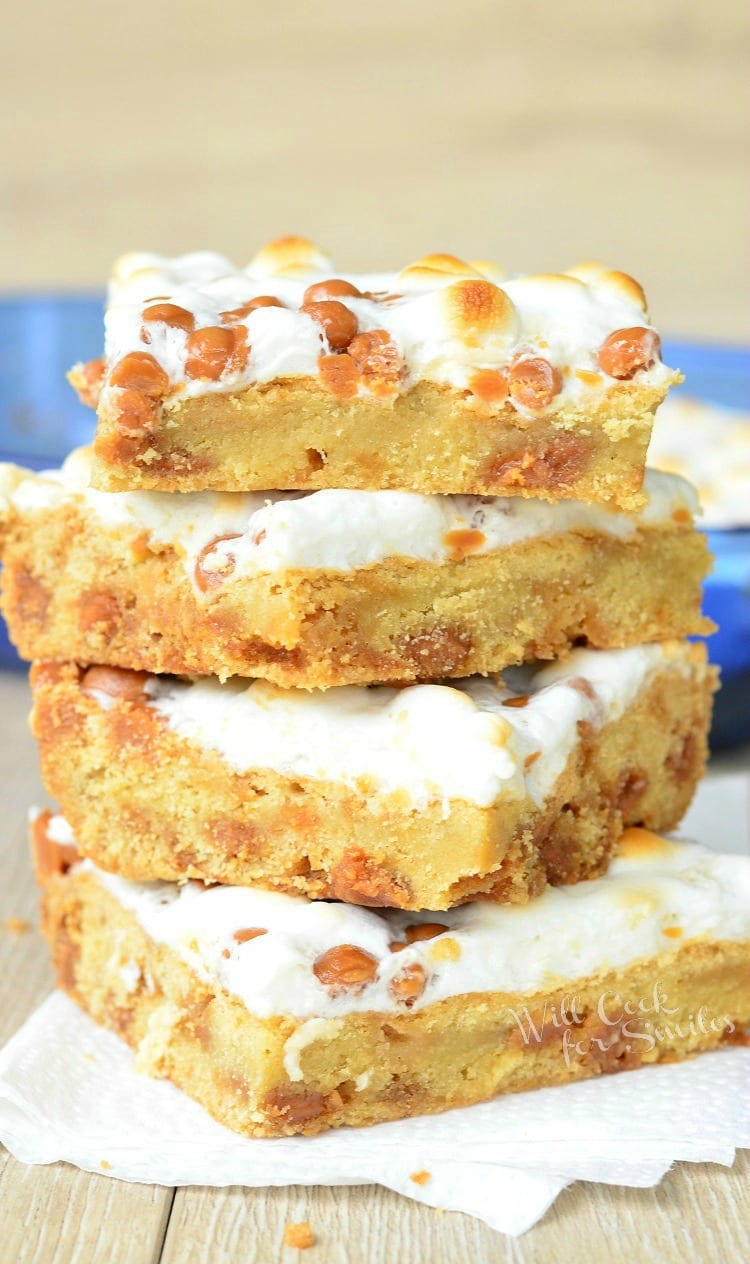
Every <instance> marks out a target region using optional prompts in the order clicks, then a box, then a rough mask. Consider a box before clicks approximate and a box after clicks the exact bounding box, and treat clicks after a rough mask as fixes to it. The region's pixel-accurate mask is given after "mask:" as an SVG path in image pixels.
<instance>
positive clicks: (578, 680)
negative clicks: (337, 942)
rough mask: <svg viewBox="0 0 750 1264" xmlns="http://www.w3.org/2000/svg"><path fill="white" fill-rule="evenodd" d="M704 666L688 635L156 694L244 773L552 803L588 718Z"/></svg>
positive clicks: (160, 705)
mask: <svg viewBox="0 0 750 1264" xmlns="http://www.w3.org/2000/svg"><path fill="white" fill-rule="evenodd" d="M695 670H696V667H695V659H694V657H693V656H692V655H691V647H689V646H688V645H687V644H686V643H684V642H682V641H679V642H677V641H675V642H662V643H660V644H654V645H642V646H635V647H633V648H631V649H620V650H586V649H578V650H574V651H573V653H572V654H571V655H570V657H569V658H567V659H565V660H564V661H562V662H557V663H548V664H546V665H542V666H539V665H538V664H537V665H532V666H531V667H523V668H512V669H509V670H507V671H506V672H505V673H503V676H502V677H500V678H497V679H492V678H486V677H482V676H475V677H470V678H468V679H467V680H463V681H458V682H452V683H451V684H450V685H448V684H444V685H441V684H438V685H434V684H429V685H410V686H408V687H406V688H403V689H398V688H393V687H390V686H386V685H379V686H376V687H367V686H361V685H345V686H342V687H340V688H337V689H329V690H326V691H324V692H319V691H313V692H307V691H305V690H299V689H281V688H279V687H278V686H276V685H273V684H269V683H268V682H266V681H261V680H256V681H254V682H253V683H252V684H250V685H248V683H247V681H244V680H239V679H234V680H230V681H227V682H225V683H224V684H221V683H219V682H218V681H216V680H214V679H205V678H200V679H195V680H194V681H193V682H192V683H188V682H185V681H180V680H175V679H174V678H171V677H166V676H151V677H150V678H149V681H148V683H147V686H146V691H147V693H148V694H149V695H150V697H151V699H152V701H151V703H150V704H149V705H151V706H152V707H153V708H154V709H155V710H156V711H158V713H159V714H160V715H161V716H162V717H163V718H164V720H165V721H166V723H167V725H168V727H169V728H170V730H171V731H172V732H173V733H175V734H176V735H177V736H178V737H180V738H183V739H186V740H187V741H189V742H192V743H193V744H195V745H196V746H199V747H201V748H202V749H204V750H212V751H216V752H218V753H219V754H220V755H221V757H222V758H223V759H224V760H225V761H226V762H227V764H229V766H230V767H231V768H232V769H234V770H235V771H237V772H248V771H250V770H251V769H257V768H267V769H271V770H273V771H275V772H277V773H279V774H281V775H283V776H288V777H292V778H298V777H307V778H312V779H314V780H318V781H325V782H336V783H343V784H344V785H346V786H349V787H353V788H355V789H357V790H358V791H359V792H360V793H363V794H389V793H399V794H400V795H402V796H403V795H404V794H405V795H407V796H408V800H409V802H410V804H411V805H412V806H413V807H414V808H419V807H425V806H427V805H428V804H431V803H433V804H434V803H442V805H443V811H444V813H445V814H446V815H447V814H448V813H449V812H450V801H451V800H452V799H461V800H467V801H469V802H471V803H474V804H477V805H478V806H480V807H489V806H490V805H492V804H494V803H496V802H497V801H498V800H502V799H519V798H525V797H530V798H531V799H532V800H533V801H534V802H535V803H536V804H537V805H540V804H542V803H543V802H544V800H545V798H546V797H547V795H548V794H549V793H550V791H551V790H552V788H553V786H554V784H555V782H556V781H557V779H558V777H559V776H560V774H561V773H562V772H563V770H564V768H565V765H566V762H567V760H568V757H569V756H570V754H571V752H572V751H573V750H574V748H575V747H576V745H577V744H578V742H579V741H580V735H579V725H580V724H581V722H585V723H586V724H588V725H590V726H591V727H593V728H594V729H598V728H601V727H602V726H603V725H604V724H606V723H609V722H610V721H613V720H616V719H618V718H619V717H620V716H621V715H622V714H623V712H624V711H625V709H626V708H627V707H628V705H629V704H630V703H631V702H632V701H633V699H634V698H635V697H636V696H637V694H638V693H639V692H640V690H641V689H642V688H643V687H644V686H645V685H646V684H647V683H648V681H649V680H650V679H651V677H652V676H653V675H654V674H655V673H656V672H672V673H678V674H683V675H688V674H691V673H693V672H695ZM700 670H703V669H702V667H701V668H700ZM95 696H96V697H97V699H98V700H99V701H100V704H101V705H102V706H104V707H108V706H111V705H112V699H111V698H110V697H109V696H108V695H105V694H96V695H95ZM519 701H520V702H521V703H522V705H520V706H519V705H517V704H518V702H519Z"/></svg>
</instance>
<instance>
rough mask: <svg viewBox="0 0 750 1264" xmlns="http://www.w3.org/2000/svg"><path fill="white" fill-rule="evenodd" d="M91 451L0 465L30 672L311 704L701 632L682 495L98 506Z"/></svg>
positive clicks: (235, 499) (252, 496)
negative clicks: (55, 467)
mask: <svg viewBox="0 0 750 1264" xmlns="http://www.w3.org/2000/svg"><path fill="white" fill-rule="evenodd" d="M89 471H90V453H89V452H88V450H86V449H80V450H79V451H77V452H75V453H73V454H72V455H71V456H70V457H69V458H68V460H67V461H66V462H65V465H64V466H63V468H62V470H60V471H52V472H50V473H47V474H45V475H43V476H38V475H36V474H31V473H30V472H28V471H24V470H20V469H18V468H17V467H14V466H0V556H2V559H3V561H4V576H3V609H4V613H5V616H6V618H7V620H8V624H9V627H10V632H11V635H12V637H13V639H14V641H15V643H16V645H17V646H18V648H19V650H20V652H21V654H22V655H24V657H26V658H29V659H40V658H45V659H61V660H70V659H73V660H75V661H77V662H81V663H98V664H109V665H113V666H121V667H131V668H137V669H139V670H145V671H155V672H174V673H177V674H194V673H195V674H214V675H217V676H219V677H220V678H222V679H226V677H228V676H231V675H240V676H255V677H262V678H264V679H268V680H273V681H275V682H276V683H277V684H280V685H285V686H300V687H307V688H309V687H327V686H329V685H346V684H358V683H370V682H373V683H378V682H383V681H394V680H401V681H408V680H415V679H422V680H425V679H434V678H442V677H449V676H464V675H469V674H471V673H474V672H492V671H500V670H502V669H503V668H504V667H506V666H508V665H509V664H512V663H517V662H520V661H522V660H523V659H527V658H533V657H536V658H551V657H553V656H556V655H559V654H562V653H565V652H567V650H568V649H569V648H570V647H571V646H572V645H573V644H575V643H580V642H582V641H585V642H587V643H588V644H590V645H593V646H595V647H600V648H609V647H617V646H622V645H634V644H639V643H642V642H646V641H652V640H661V639H667V638H669V637H677V636H686V635H689V634H694V633H701V632H706V631H710V630H711V628H712V626H713V625H712V624H710V623H709V622H708V620H705V619H702V618H701V615H700V601H701V581H702V579H703V577H704V576H705V574H706V572H707V570H708V567H709V555H708V552H707V547H706V542H705V538H704V537H703V536H702V535H700V534H699V533H697V532H696V531H695V529H694V526H693V513H694V512H695V511H696V508H697V501H696V498H695V495H694V493H693V491H692V489H691V488H690V486H689V484H687V483H685V482H684V481H683V480H682V479H679V478H677V477H675V476H669V475H663V474H657V473H654V472H651V471H648V472H647V474H646V482H645V492H646V503H645V506H644V507H643V508H642V509H641V510H640V511H638V512H637V513H631V514H624V513H617V512H612V511H608V510H606V509H604V508H603V507H601V506H596V505H586V504H582V503H581V502H578V501H566V502H560V503H558V504H557V505H548V504H545V503H544V502H542V501H538V500H537V501H533V500H524V499H521V498H520V497H495V498H486V497H472V496H424V495H421V494H419V493H416V492H388V491H375V492H358V491H346V490H338V491H321V492H313V493H308V494H304V493H296V494H279V493H245V494H242V493H237V492H235V493H229V492H226V493H214V492H194V493H187V494H183V495H170V494H169V493H161V492H127V493H126V492H107V493H104V492H96V491H93V490H91V489H90V488H89V486H88V476H89Z"/></svg>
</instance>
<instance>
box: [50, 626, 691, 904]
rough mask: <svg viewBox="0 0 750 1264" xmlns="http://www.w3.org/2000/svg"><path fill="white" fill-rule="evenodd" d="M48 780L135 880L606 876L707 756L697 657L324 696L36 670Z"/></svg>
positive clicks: (457, 884)
mask: <svg viewBox="0 0 750 1264" xmlns="http://www.w3.org/2000/svg"><path fill="white" fill-rule="evenodd" d="M32 683H33V688H34V711H33V716H32V727H33V730H34V733H35V735H36V736H37V738H38V739H39V743H40V748H41V766H42V775H43V777H44V780H45V784H46V786H47V789H48V790H49V792H50V794H52V795H53V796H54V797H55V798H56V799H57V800H58V802H59V803H60V804H61V805H62V810H63V812H64V814H65V816H66V817H67V818H68V819H69V820H70V822H71V825H72V827H73V829H74V830H75V833H76V837H77V839H78V842H79V844H80V847H81V849H82V851H83V853H84V854H85V855H86V856H88V857H89V858H90V859H92V860H93V861H94V862H95V863H96V864H97V865H100V866H101V867H102V868H105V869H109V870H112V871H113V872H115V873H119V874H122V875H123V876H125V877H129V878H137V879H152V878H168V879H180V878H186V877H192V878H202V879H204V880H205V881H207V882H225V883H233V884H237V885H243V886H245V885H254V884H257V885H259V886H264V887H276V888H278V889H280V890H283V891H289V892H301V893H304V894H305V895H307V896H310V897H312V898H315V899H326V898H331V897H333V898H335V899H341V900H347V901H349V902H352V903H355V904H370V905H390V906H393V907H396V908H405V909H420V908H431V909H441V908H449V907H451V906H452V905H455V904H460V903H462V902H463V901H466V900H470V899H473V898H476V897H477V896H481V897H484V898H488V899H492V900H496V901H516V902H522V901H525V900H527V899H529V897H533V896H535V895H537V894H538V893H539V891H540V890H541V889H542V888H543V887H544V885H545V883H546V882H551V883H568V882H577V881H579V880H580V879H582V878H587V877H591V876H592V875H594V874H597V873H600V872H601V871H602V870H603V869H604V868H605V867H606V864H607V862H608V859H609V855H610V853H611V850H612V848H613V846H614V845H615V844H616V842H617V839H618V837H619V835H620V833H621V830H622V827H623V823H624V824H631V825H632V824H637V823H643V824H646V825H649V826H650V827H652V828H658V829H669V828H672V827H673V826H674V825H676V824H677V822H678V821H679V820H680V818H681V817H682V815H683V813H684V811H685V810H686V808H687V806H688V803H689V802H690V798H691V796H692V793H693V790H694V788H695V785H696V783H697V781H698V778H699V777H700V775H701V773H702V771H703V767H704V763H705V758H706V734H707V730H708V725H709V718H710V711H711V694H712V691H713V689H714V687H715V672H714V669H713V668H710V667H707V666H706V660H705V649H704V647H703V646H702V645H697V644H696V645H689V644H687V643H686V642H682V641H681V642H670V643H666V644H663V645H662V644H660V645H652V646H643V647H638V648H634V649H627V650H575V651H574V652H573V653H572V655H571V656H570V658H569V659H568V660H567V662H565V663H563V664H559V663H555V664H550V665H547V666H542V667H536V668H520V669H514V670H510V671H508V672H507V673H506V674H505V679H504V680H491V679H485V678H481V677H474V678H471V679H469V680H465V681H461V682H460V683H459V684H458V685H456V686H455V687H450V686H445V685H413V686H410V687H407V688H403V689H393V688H389V687H386V686H380V687H377V688H373V689H366V688H362V687H358V686H349V687H347V688H342V689H332V690H328V691H327V692H325V693H317V694H316V693H307V692H304V691H302V690H283V689H279V688H278V687H277V686H275V685H269V684H267V683H265V682H262V681H256V682H255V683H253V684H250V685H248V682H247V681H230V682H227V683H226V684H224V685H221V684H219V683H218V682H216V681H213V680H212V681H194V682H193V683H190V682H189V681H184V680H183V681H180V680H176V679H174V678H170V677H156V676H147V675H144V674H143V673H135V672H124V671H121V670H120V669H114V668H107V667H92V668H89V669H88V670H87V671H86V672H81V671H80V670H79V669H78V668H77V667H75V666H74V665H72V664H68V665H60V664H41V665H37V666H36V667H35V668H34V669H33V670H32Z"/></svg>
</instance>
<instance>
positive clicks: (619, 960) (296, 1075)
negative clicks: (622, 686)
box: [35, 817, 750, 1137]
mask: <svg viewBox="0 0 750 1264" xmlns="http://www.w3.org/2000/svg"><path fill="white" fill-rule="evenodd" d="M35 832H36V835H37V847H36V853H37V867H38V872H39V876H40V879H41V881H42V884H43V887H44V915H43V926H44V930H45V933H46V935H47V938H48V940H49V943H50V946H51V949H52V956H53V960H54V964H55V968H56V970H57V975H58V979H59V984H60V986H61V987H62V988H64V990H65V991H66V992H67V993H68V994H69V995H70V996H71V997H73V999H74V1000H76V1001H77V1002H78V1004H79V1005H81V1006H82V1007H83V1008H84V1009H85V1010H86V1011H87V1012H88V1013H89V1014H90V1015H91V1017H92V1018H94V1019H95V1021H96V1022H98V1023H100V1024H102V1025H103V1026H105V1027H108V1028H110V1029H111V1030H112V1031H115V1032H117V1034H118V1035H120V1036H121V1037H122V1038H123V1039H124V1040H126V1041H127V1042H128V1044H129V1045H131V1046H132V1047H133V1049H134V1050H135V1051H136V1067H137V1068H138V1069H139V1070H141V1071H145V1072H146V1073H148V1074H151V1075H155V1076H160V1077H164V1078H167V1079H170V1080H172V1081H173V1082H174V1083H175V1084H177V1085H179V1087H180V1088H182V1089H183V1090H184V1091H185V1092H186V1093H188V1094H189V1095H190V1096H191V1097H193V1098H195V1099H196V1101H198V1102H200V1103H201V1105H202V1106H204V1107H205V1108H206V1110H208V1111H209V1112H210V1113H211V1114H212V1115H213V1116H214V1117H215V1118H216V1119H218V1120H219V1121H220V1122H221V1123H223V1124H225V1125H226V1126H227V1127H229V1128H232V1129H234V1130H235V1131H236V1132H240V1133H245V1134H247V1135H250V1136H261V1137H262V1136H278V1135H280V1134H291V1133H307V1134H310V1133H316V1132H320V1131H322V1130H324V1129H326V1128H333V1127H337V1126H339V1125H342V1124H357V1125H359V1124H373V1123H377V1122H379V1121H382V1120H387V1119H398V1118H402V1117H404V1116H412V1115H421V1114H428V1113H434V1112H436V1111H442V1110H447V1109H449V1108H450V1107H454V1106H467V1105H469V1104H471V1103H473V1102H479V1101H483V1100H485V1099H488V1098H491V1097H494V1096H495V1095H496V1094H499V1093H507V1092H517V1091H519V1090H523V1089H531V1088H541V1087H545V1086H549V1085H558V1084H566V1083H570V1082H572V1081H575V1080H581V1079H586V1078H589V1077H592V1076H597V1075H602V1074H606V1073H609V1072H613V1071H625V1070H631V1069H633V1068H636V1067H641V1066H646V1065H648V1064H650V1063H656V1062H660V1061H674V1060H675V1059H678V1058H686V1057H689V1056H691V1055H693V1054H696V1053H699V1052H701V1051H702V1050H707V1049H714V1048H717V1047H718V1046H720V1045H722V1044H724V1043H727V1042H735V1043H746V1041H747V1036H746V1035H745V1029H746V1027H747V1024H748V1022H749V1021H750V859H748V858H747V857H744V856H737V855H721V854H720V853H718V852H712V851H709V850H708V849H706V848H703V847H700V846H698V845H697V844H695V843H676V842H672V841H670V840H668V839H664V838H660V837H659V836H658V835H655V834H651V833H649V832H648V831H646V830H639V829H635V830H629V831H628V832H627V833H626V834H625V836H624V838H623V843H622V849H621V853H620V855H619V856H618V857H617V858H616V859H615V860H614V861H613V863H612V866H611V868H610V870H609V872H608V874H607V875H606V876H605V877H601V878H597V879H595V880H594V881H592V882H586V883H583V884H581V885H579V886H574V887H558V888H552V887H550V888H549V889H548V890H547V891H546V892H545V893H544V894H543V895H541V896H540V897H539V899H538V900H535V901H533V902H532V903H530V904H527V905H525V906H523V907H515V908H509V907H503V906H502V905H496V904H487V903H483V902H480V903H477V904H469V905H464V906H463V907H462V908H460V909H454V910H453V911H452V912H449V913H445V914H441V915H440V918H439V919H437V918H436V917H435V916H434V915H431V914H428V913H419V914H411V915H409V914H405V913H399V912H396V911H391V910H389V911H387V912H374V911H372V910H370V909H359V908H354V907H352V906H351V905H347V904H329V903H317V904H310V903H308V902H307V901H305V900H303V899H300V898H295V897H292V896H288V895H281V894H279V893H277V892H266V891H258V890H253V889H251V888H243V887H228V886H214V887H205V886H204V885H203V884H202V883H196V882H189V883H187V884H183V885H179V884H176V883H161V882H155V883H142V884H141V883H135V882H130V881H128V880H126V879H124V878H118V877H113V876H112V875H110V874H106V873H103V872H102V871H101V870H98V869H96V868H95V867H94V866H93V865H92V864H91V863H90V862H89V861H83V862H80V861H78V860H77V859H76V852H75V848H74V846H73V836H72V834H71V832H70V830H69V827H68V826H67V823H66V822H65V821H64V819H63V818H61V817H56V818H53V819H52V820H51V821H49V822H48V823H47V825H46V829H40V828H39V825H38V823H37V826H36V831H35Z"/></svg>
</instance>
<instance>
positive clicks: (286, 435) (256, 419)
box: [93, 374, 680, 509]
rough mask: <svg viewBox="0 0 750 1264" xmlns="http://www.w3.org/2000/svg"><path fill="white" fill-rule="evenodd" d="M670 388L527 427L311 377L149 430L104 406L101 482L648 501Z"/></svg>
mask: <svg viewBox="0 0 750 1264" xmlns="http://www.w3.org/2000/svg"><path fill="white" fill-rule="evenodd" d="M679 380H680V379H679V375H678V374H674V375H672V378H671V379H670V380H669V381H665V382H664V383H663V384H660V385H659V386H654V385H650V386H649V385H641V384H639V383H635V382H616V383H613V385H612V386H611V387H610V388H609V389H608V390H607V391H606V392H605V393H602V394H601V395H598V396H595V397H594V398H593V399H588V400H586V402H585V405H584V406H582V407H579V406H577V405H574V404H572V403H571V404H568V405H565V406H562V407H560V408H559V409H558V411H556V412H555V413H552V414H550V415H541V416H533V417H524V416H523V415H521V414H520V413H518V412H517V411H516V409H515V408H514V407H513V406H512V405H511V404H510V403H508V402H507V401H506V402H504V403H502V404H500V405H493V404H492V403H488V402H486V401H483V400H482V399H480V398H479V397H478V396H476V395H473V394H471V393H470V392H468V391H457V390H454V389H453V388H451V387H447V386H440V385H436V384H433V383H428V382H420V383H418V384H417V385H416V386H414V387H412V388H411V389H410V390H409V391H407V392H406V393H405V394H402V395H398V396H396V397H395V398H388V399H377V398H372V397H366V396H365V397H356V398H354V399H340V398H337V397H336V396H335V395H332V394H331V392H330V391H328V390H326V389H325V388H324V387H321V386H320V385H318V383H317V382H315V381H312V380H307V379H304V378H302V379H296V378H289V379H279V380H277V381H273V382H268V383H262V384H257V385H254V386H252V387H249V388H246V389H244V390H241V391H238V392H236V393H227V394H209V395H201V396H197V397H195V398H179V397H178V398H177V399H176V400H175V401H174V402H170V401H167V402H166V404H164V405H163V406H162V407H161V408H159V409H158V410H156V411H155V412H154V413H153V414H150V415H149V417H148V420H147V421H146V423H145V424H144V425H142V426H140V427H139V428H137V429H134V428H133V427H132V425H131V426H130V427H129V428H128V429H127V430H123V429H122V428H121V423H119V422H118V419H117V416H116V415H113V414H111V413H110V412H108V411H107V409H106V407H104V406H103V405H100V409H99V419H98V426H97V433H96V439H95V442H94V456H95V460H94V469H93V483H94V486H95V487H98V488H100V489H102V490H104V491H129V490H134V489H139V488H141V489H156V490H161V491H196V490H201V489H204V488H214V489H216V490H218V491H250V490H254V489H258V490H263V489H265V488H268V487H284V488H290V489H292V488H301V489H305V490H312V489H317V488H326V487H337V488H360V489H363V490H373V489H382V488H400V489H404V490H407V491H419V492H428V493H435V492H466V493H475V494H479V495H501V496H503V495H521V496H535V497H541V498H542V499H545V500H559V499H561V498H563V499H566V498H572V499H575V500H584V501H600V502H603V503H606V504H609V505H612V506H616V507H619V508H623V509H637V508H638V507H639V506H640V505H641V504H642V503H643V497H642V494H641V485H642V482H643V474H644V467H645V462H646V451H647V448H648V444H649V439H650V437H651V428H652V425H653V417H654V412H655V410H656V408H657V407H658V405H659V404H660V403H661V401H662V399H663V398H664V396H665V395H666V393H667V389H668V387H669V385H670V381H679Z"/></svg>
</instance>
